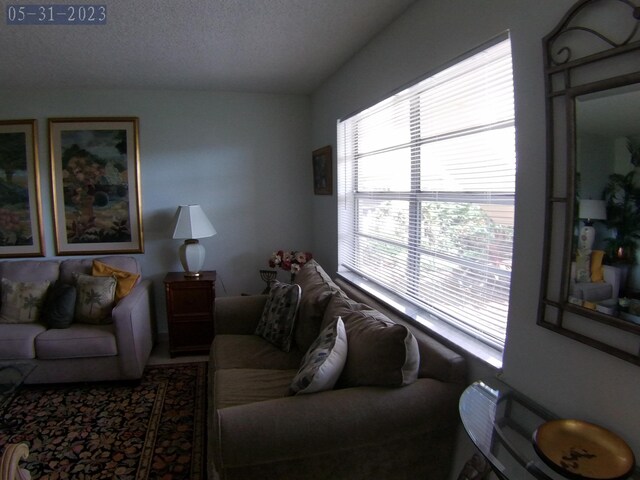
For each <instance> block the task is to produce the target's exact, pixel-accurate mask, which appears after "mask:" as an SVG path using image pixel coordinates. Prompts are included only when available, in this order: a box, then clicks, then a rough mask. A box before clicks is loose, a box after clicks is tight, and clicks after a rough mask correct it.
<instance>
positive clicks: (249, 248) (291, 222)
mask: <svg viewBox="0 0 640 480" xmlns="http://www.w3.org/2000/svg"><path fill="white" fill-rule="evenodd" d="M0 98H1V99H2V101H1V102H0V118H2V119H20V118H35V119H37V120H38V127H39V133H40V135H39V136H40V142H39V151H40V172H41V176H42V180H43V182H42V183H43V185H42V198H43V203H44V208H43V217H44V219H45V239H46V250H47V256H48V257H52V256H55V246H54V240H53V226H52V221H51V215H52V213H51V212H52V209H51V194H50V192H51V189H50V169H49V150H48V142H47V118H49V117H67V116H68V117H80V116H98V117H100V116H137V117H139V119H140V168H141V188H142V207H143V226H144V239H145V242H144V243H145V253H144V254H142V255H140V256H139V260H140V262H141V266H142V271H143V275H144V276H145V277H147V278H151V279H152V280H153V281H154V291H155V302H156V308H157V316H158V326H159V328H158V330H159V331H161V332H165V331H166V313H165V311H166V310H165V304H164V301H165V298H164V286H163V283H162V279H163V277H164V275H165V273H166V272H168V271H180V270H181V266H180V262H179V260H178V257H177V250H178V246H179V245H180V243H181V242H180V241H179V240H173V239H172V238H171V234H172V231H171V222H172V219H173V215H174V213H175V210H176V208H177V206H178V205H179V204H185V203H199V204H201V205H202V206H203V208H204V210H205V212H206V213H207V215H208V216H209V219H210V220H211V222H212V223H213V225H214V227H215V228H216V230H217V232H218V234H217V235H216V236H214V237H211V238H205V239H202V240H201V242H202V244H203V245H204V246H205V248H206V249H207V256H206V260H205V269H207V270H217V272H218V276H219V277H218V278H219V281H218V282H217V288H216V293H217V295H226V294H240V293H242V292H247V293H255V292H259V291H261V290H262V289H263V288H264V283H263V282H262V281H261V280H260V278H259V274H258V270H259V269H261V268H267V259H268V257H269V255H270V254H271V252H272V251H273V250H277V249H280V248H284V249H301V250H302V249H311V219H310V215H309V213H308V212H309V211H310V208H311V207H310V201H311V200H310V199H311V197H312V179H311V161H310V158H311V153H310V152H311V149H310V148H311V147H310V140H309V124H310V105H309V99H308V98H307V97H304V96H287V95H262V94H255V95H254V94H239V93H211V92H184V91H150V90H126V91H122V90H89V89H87V90H72V91H71V90H47V91H15V90H11V91H6V90H5V91H0ZM225 287H226V292H225Z"/></svg>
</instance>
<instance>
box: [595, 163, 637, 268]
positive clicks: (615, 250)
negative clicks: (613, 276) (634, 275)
mask: <svg viewBox="0 0 640 480" xmlns="http://www.w3.org/2000/svg"><path fill="white" fill-rule="evenodd" d="M635 174H636V171H635V169H634V170H632V171H630V172H629V173H627V174H624V175H623V174H620V173H614V174H612V175H610V176H609V182H608V183H607V185H606V186H605V188H604V192H603V195H604V200H605V201H606V202H607V221H606V225H607V227H608V228H610V229H612V230H613V232H614V236H613V237H612V238H609V239H607V254H608V256H609V258H610V259H611V261H612V263H623V264H627V265H632V264H634V263H635V258H636V248H637V242H638V240H640V188H639V187H637V186H636V182H635Z"/></svg>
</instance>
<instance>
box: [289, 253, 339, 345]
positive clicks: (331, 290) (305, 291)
mask: <svg viewBox="0 0 640 480" xmlns="http://www.w3.org/2000/svg"><path fill="white" fill-rule="evenodd" d="M296 283H297V284H298V285H300V288H302V298H301V299H300V310H299V312H298V321H297V322H296V330H295V333H294V335H295V342H296V345H297V346H298V348H299V349H300V350H302V351H303V352H304V351H307V350H308V349H309V347H310V346H311V344H312V343H313V342H314V340H315V339H316V338H317V337H318V335H319V334H320V330H321V327H320V324H321V323H322V317H323V316H324V311H325V309H326V308H327V304H328V303H329V300H330V299H331V296H332V295H334V294H340V293H341V292H342V290H340V287H338V286H337V285H336V284H335V283H334V282H333V280H331V278H330V277H329V275H327V273H326V272H325V271H324V269H323V268H322V267H321V266H320V265H319V264H318V263H317V262H316V261H315V260H313V259H311V260H309V261H308V262H307V263H305V264H304V266H303V267H302V268H301V269H300V271H299V272H298V273H297V274H296ZM336 292H340V293H336Z"/></svg>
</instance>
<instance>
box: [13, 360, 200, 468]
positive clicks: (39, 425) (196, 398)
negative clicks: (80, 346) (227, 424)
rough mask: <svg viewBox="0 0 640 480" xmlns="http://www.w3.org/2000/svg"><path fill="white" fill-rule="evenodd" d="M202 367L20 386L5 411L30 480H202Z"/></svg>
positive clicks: (194, 365) (152, 369)
mask: <svg viewBox="0 0 640 480" xmlns="http://www.w3.org/2000/svg"><path fill="white" fill-rule="evenodd" d="M206 381H207V364H206V362H198V363H186V364H173V365H155V366H150V367H147V369H146V370H145V372H144V376H143V378H142V381H141V382H140V383H139V384H124V383H109V382H105V383H96V384H80V385H78V384H76V385H71V386H64V385H53V386H25V387H23V388H22V389H21V390H19V391H18V393H17V395H16V396H15V398H14V399H13V401H12V403H11V404H10V406H9V407H8V409H7V412H5V413H4V415H3V416H2V419H3V420H4V421H5V422H13V423H14V424H15V425H14V426H13V427H12V428H10V429H9V430H8V431H0V450H3V449H4V445H5V444H6V443H18V442H27V444H28V445H29V452H30V455H29V457H28V458H27V460H26V461H24V462H22V463H21V466H22V467H23V468H26V469H28V470H29V472H30V473H31V476H32V479H43V480H44V479H48V480H57V479H74V480H75V479H79V480H94V479H95V480H97V479H110V480H111V479H121V480H129V479H131V480H145V479H162V480H178V479H188V480H203V479H205V478H206V470H205V432H206V428H205V426H206Z"/></svg>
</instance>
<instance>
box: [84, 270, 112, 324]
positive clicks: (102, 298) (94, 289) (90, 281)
mask: <svg viewBox="0 0 640 480" xmlns="http://www.w3.org/2000/svg"><path fill="white" fill-rule="evenodd" d="M75 277H76V288H77V293H76V295H77V296H76V309H75V320H76V321H77V322H80V323H91V324H94V325H101V324H106V323H111V310H112V309H113V306H114V305H115V293H116V283H117V282H116V279H115V278H114V277H93V276H91V275H85V274H84V273H78V274H76V276H75Z"/></svg>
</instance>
